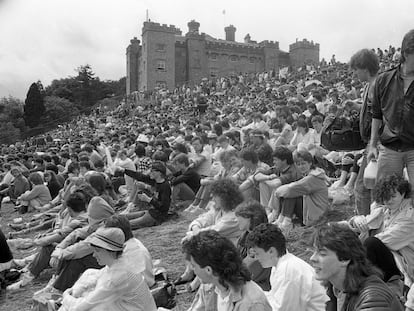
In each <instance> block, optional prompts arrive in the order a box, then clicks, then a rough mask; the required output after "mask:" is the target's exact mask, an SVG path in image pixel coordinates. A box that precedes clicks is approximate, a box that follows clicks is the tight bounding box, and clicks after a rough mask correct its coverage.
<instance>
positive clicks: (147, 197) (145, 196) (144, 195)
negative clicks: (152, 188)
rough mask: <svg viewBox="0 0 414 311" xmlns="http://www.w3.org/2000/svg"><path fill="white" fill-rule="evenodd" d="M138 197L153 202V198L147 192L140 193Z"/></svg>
mask: <svg viewBox="0 0 414 311" xmlns="http://www.w3.org/2000/svg"><path fill="white" fill-rule="evenodd" d="M137 197H138V199H139V200H140V201H143V202H148V203H149V202H151V198H150V197H149V196H148V195H146V194H145V193H138V194H137Z"/></svg>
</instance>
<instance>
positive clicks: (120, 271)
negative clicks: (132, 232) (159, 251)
mask: <svg viewBox="0 0 414 311" xmlns="http://www.w3.org/2000/svg"><path fill="white" fill-rule="evenodd" d="M89 242H90V244H91V246H92V247H93V249H94V252H93V256H94V257H95V258H96V259H97V261H98V263H99V264H101V265H105V268H103V269H102V270H101V272H100V274H99V276H98V279H97V282H96V286H95V288H94V289H92V290H90V291H88V292H86V293H85V292H81V291H74V290H73V288H70V289H68V290H66V291H65V292H64V293H63V301H62V307H61V308H60V309H59V310H62V311H86V310H90V311H121V310H122V311H132V310H134V311H138V310H141V311H155V310H157V308H156V306H155V302H154V299H153V298H152V296H151V293H150V291H149V289H148V286H147V284H146V283H145V281H144V278H143V277H142V275H141V274H140V273H136V272H135V271H132V270H131V269H130V267H129V266H128V265H125V263H124V262H123V261H122V260H120V257H121V255H122V251H123V245H124V243H125V236H124V233H123V232H122V230H121V229H119V228H99V229H98V230H97V231H96V232H95V233H94V235H93V236H92V237H91V239H90V241H89ZM74 287H75V286H74Z"/></svg>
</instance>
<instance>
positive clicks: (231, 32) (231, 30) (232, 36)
mask: <svg viewBox="0 0 414 311" xmlns="http://www.w3.org/2000/svg"><path fill="white" fill-rule="evenodd" d="M224 31H225V32H226V41H233V42H234V41H236V27H234V26H233V25H230V26H227V27H226V28H224Z"/></svg>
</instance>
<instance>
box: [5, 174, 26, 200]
mask: <svg viewBox="0 0 414 311" xmlns="http://www.w3.org/2000/svg"><path fill="white" fill-rule="evenodd" d="M10 173H11V175H12V176H13V181H12V182H11V184H10V186H7V185H5V186H4V187H3V189H2V190H0V203H1V201H2V200H3V198H4V197H5V196H9V197H10V201H11V202H13V203H14V202H16V199H17V198H18V197H19V196H21V195H22V194H23V193H25V192H26V191H30V183H29V181H28V180H27V178H26V177H24V176H23V174H22V171H21V169H20V168H19V167H12V168H11V170H10Z"/></svg>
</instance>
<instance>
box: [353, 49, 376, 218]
mask: <svg viewBox="0 0 414 311" xmlns="http://www.w3.org/2000/svg"><path fill="white" fill-rule="evenodd" d="M350 67H351V68H352V70H354V73H355V75H356V76H357V77H358V79H359V80H360V81H361V82H366V85H365V87H364V91H363V94H362V107H361V112H360V117H359V130H360V133H361V138H362V140H363V141H364V142H365V143H368V141H369V139H370V136H371V124H372V99H373V97H374V85H375V81H376V79H377V75H378V70H379V61H378V57H377V55H376V54H375V52H373V51H372V50H368V49H363V50H360V51H358V52H357V53H355V54H354V55H353V56H352V57H351V61H350ZM366 166H367V157H366V152H365V153H364V156H363V159H362V163H361V166H360V168H359V171H358V175H357V178H356V180H355V187H354V193H355V203H356V208H357V211H358V214H360V215H368V214H369V213H370V205H371V190H369V189H367V188H366V187H365V186H364V182H363V181H364V171H365V168H366Z"/></svg>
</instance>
